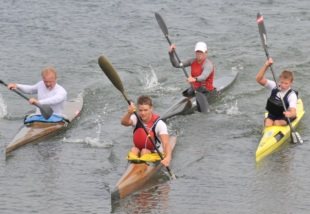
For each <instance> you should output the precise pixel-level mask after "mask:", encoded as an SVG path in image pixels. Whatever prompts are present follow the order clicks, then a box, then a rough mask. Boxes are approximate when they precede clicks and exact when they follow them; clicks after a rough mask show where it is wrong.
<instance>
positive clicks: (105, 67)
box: [98, 56, 124, 94]
mask: <svg viewBox="0 0 310 214" xmlns="http://www.w3.org/2000/svg"><path fill="white" fill-rule="evenodd" d="M98 64H99V66H100V68H101V69H102V71H103V72H104V73H105V75H106V76H107V77H108V78H109V80H110V81H111V82H112V84H113V85H114V86H115V87H116V88H117V89H118V90H119V91H120V92H121V93H122V94H123V93H124V87H123V83H122V81H121V79H120V78H119V76H118V74H117V72H116V70H115V69H114V68H113V66H112V64H111V63H110V62H109V61H108V60H107V58H105V57H104V56H100V57H99V59H98Z"/></svg>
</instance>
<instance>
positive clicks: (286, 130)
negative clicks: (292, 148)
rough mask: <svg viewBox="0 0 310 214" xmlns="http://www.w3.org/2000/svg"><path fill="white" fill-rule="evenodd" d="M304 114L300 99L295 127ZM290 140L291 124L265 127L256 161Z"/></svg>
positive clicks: (294, 122)
mask: <svg viewBox="0 0 310 214" xmlns="http://www.w3.org/2000/svg"><path fill="white" fill-rule="evenodd" d="M304 114H305V111H304V105H303V103H302V100H301V99H298V102H297V118H296V119H295V120H294V121H293V122H292V126H293V127H294V128H296V127H297V126H298V124H299V122H300V120H301V118H302V117H303V116H304ZM289 140H291V129H290V127H289V125H287V126H270V127H264V130H263V135H262V138H261V139H260V142H259V144H258V147H257V149H256V162H258V161H260V160H262V159H263V158H264V157H266V156H267V155H269V154H271V153H272V152H273V151H275V150H276V149H277V148H279V147H280V146H281V145H282V144H283V143H285V142H286V141H289Z"/></svg>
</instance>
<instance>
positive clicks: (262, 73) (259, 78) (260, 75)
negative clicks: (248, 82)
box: [256, 58, 273, 86]
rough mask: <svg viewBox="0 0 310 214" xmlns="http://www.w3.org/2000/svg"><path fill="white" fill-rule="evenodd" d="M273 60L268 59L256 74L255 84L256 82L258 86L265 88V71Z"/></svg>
mask: <svg viewBox="0 0 310 214" xmlns="http://www.w3.org/2000/svg"><path fill="white" fill-rule="evenodd" d="M272 63H273V60H272V58H269V59H268V60H267V61H266V62H265V64H264V65H263V67H261V69H260V70H259V71H258V73H257V74H256V82H258V83H259V84H260V85H262V86H265V85H266V83H267V79H266V77H265V73H266V71H267V69H268V68H269V67H270V66H271V65H272Z"/></svg>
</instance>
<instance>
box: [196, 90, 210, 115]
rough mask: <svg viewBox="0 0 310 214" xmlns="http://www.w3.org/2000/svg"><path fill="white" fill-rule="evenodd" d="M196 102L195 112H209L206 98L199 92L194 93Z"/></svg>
mask: <svg viewBox="0 0 310 214" xmlns="http://www.w3.org/2000/svg"><path fill="white" fill-rule="evenodd" d="M196 102H197V110H198V111H199V112H202V113H208V112H209V102H208V100H207V97H206V96H205V95H204V94H203V93H201V92H199V91H196Z"/></svg>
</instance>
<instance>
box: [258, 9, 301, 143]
mask: <svg viewBox="0 0 310 214" xmlns="http://www.w3.org/2000/svg"><path fill="white" fill-rule="evenodd" d="M256 21H257V24H258V30H259V35H260V38H261V40H262V44H263V48H264V50H265V54H266V57H267V59H269V57H270V56H269V52H268V46H267V33H266V28H265V25H264V17H263V16H262V15H261V14H260V13H257V19H256ZM270 70H271V73H272V76H273V79H274V81H275V82H277V81H276V77H275V75H274V71H273V68H272V66H270ZM280 99H281V102H282V105H283V107H284V111H287V109H286V106H285V103H284V101H283V98H282V97H281V96H280ZM287 122H288V125H289V126H290V129H291V137H292V140H293V143H300V144H301V143H303V140H302V139H301V136H300V135H299V133H298V132H297V131H296V130H295V129H294V127H293V126H292V124H291V121H290V119H289V118H288V117H287Z"/></svg>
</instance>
